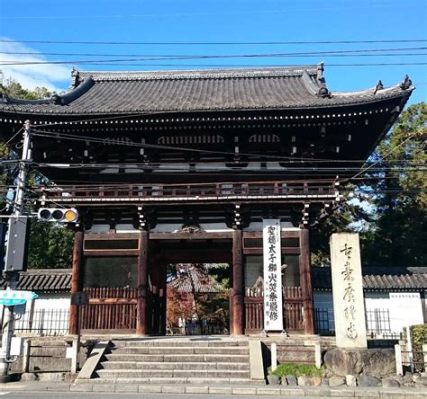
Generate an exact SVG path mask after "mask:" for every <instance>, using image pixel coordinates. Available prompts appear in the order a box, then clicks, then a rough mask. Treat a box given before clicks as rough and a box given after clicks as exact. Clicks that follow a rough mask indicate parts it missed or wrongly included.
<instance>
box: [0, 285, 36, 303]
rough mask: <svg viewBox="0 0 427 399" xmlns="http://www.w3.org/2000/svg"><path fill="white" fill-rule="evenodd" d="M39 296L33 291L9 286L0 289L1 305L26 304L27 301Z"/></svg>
mask: <svg viewBox="0 0 427 399" xmlns="http://www.w3.org/2000/svg"><path fill="white" fill-rule="evenodd" d="M36 298H38V295H37V294H36V293H34V292H32V291H19V290H11V289H9V288H7V289H5V290H2V291H0V305H5V306H16V305H24V304H25V303H26V302H27V301H30V300H32V299H36Z"/></svg>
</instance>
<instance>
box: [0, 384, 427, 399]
mask: <svg viewBox="0 0 427 399" xmlns="http://www.w3.org/2000/svg"><path fill="white" fill-rule="evenodd" d="M5 391H7V392H17V391H18V392H19V391H27V392H28V391H32V392H43V391H50V392H109V393H112V392H122V393H124V392H126V393H159V394H161V393H162V394H212V395H245V396H250V395H253V396H267V395H268V396H270V395H271V396H281V397H297V398H327V397H332V398H335V399H339V398H387V399H419V398H423V399H427V389H426V388H362V387H354V388H349V387H346V388H331V387H325V386H320V387H283V386H280V385H275V386H273V385H270V386H221V385H209V386H208V385H137V384H96V383H91V382H88V383H79V384H74V383H65V382H51V383H47V382H10V383H7V384H0V392H5Z"/></svg>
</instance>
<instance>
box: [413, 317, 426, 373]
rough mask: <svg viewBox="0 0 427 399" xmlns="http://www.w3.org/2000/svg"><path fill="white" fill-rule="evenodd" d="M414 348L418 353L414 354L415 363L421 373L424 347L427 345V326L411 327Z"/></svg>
mask: <svg viewBox="0 0 427 399" xmlns="http://www.w3.org/2000/svg"><path fill="white" fill-rule="evenodd" d="M411 337H412V348H413V351H414V352H416V353H415V354H414V361H415V365H416V368H417V369H418V370H419V371H421V370H422V369H423V367H422V363H423V359H424V356H423V354H422V353H421V352H422V351H423V345H424V344H427V324H418V325H415V326H411Z"/></svg>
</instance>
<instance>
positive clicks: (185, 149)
mask: <svg viewBox="0 0 427 399" xmlns="http://www.w3.org/2000/svg"><path fill="white" fill-rule="evenodd" d="M31 134H32V135H33V136H38V137H45V138H55V139H63V140H70V141H79V142H85V143H86V142H89V143H91V142H92V143H99V144H104V145H111V144H113V145H118V146H125V147H136V148H151V149H161V150H173V151H183V152H196V153H206V154H213V155H229V156H235V155H236V153H234V152H231V151H217V150H203V149H199V148H191V147H180V146H168V145H162V144H146V143H136V142H133V141H126V142H120V141H116V140H111V139H101V138H99V139H98V138H95V137H92V136H80V135H73V134H69V133H58V132H52V131H47V130H39V129H37V128H35V129H31ZM238 155H239V156H242V157H249V158H253V157H255V158H258V159H261V160H263V161H264V160H266V159H275V160H283V161H289V162H295V163H296V162H301V163H305V162H310V163H331V162H334V163H366V160H365V159H360V160H358V159H354V160H353V159H346V160H337V159H326V158H323V159H319V158H303V157H293V156H282V155H270V154H268V155H261V154H255V153H245V152H239V154H238ZM396 161H399V160H396ZM376 163H378V161H376Z"/></svg>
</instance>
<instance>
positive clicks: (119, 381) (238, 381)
mask: <svg viewBox="0 0 427 399" xmlns="http://www.w3.org/2000/svg"><path fill="white" fill-rule="evenodd" d="M90 382H91V383H93V384H116V385H130V384H137V385H184V384H191V385H205V386H206V385H209V386H211V385H221V386H248V385H265V381H264V380H250V379H248V378H215V379H211V378H197V377H189V378H174V379H173V380H171V379H170V378H168V377H152V378H94V379H92V380H90ZM76 384H87V381H84V380H76Z"/></svg>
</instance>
